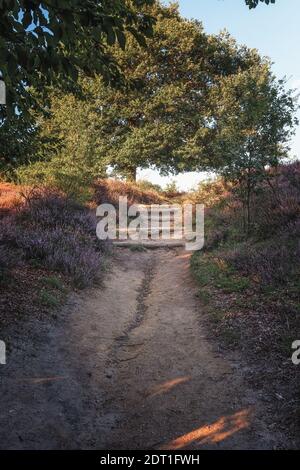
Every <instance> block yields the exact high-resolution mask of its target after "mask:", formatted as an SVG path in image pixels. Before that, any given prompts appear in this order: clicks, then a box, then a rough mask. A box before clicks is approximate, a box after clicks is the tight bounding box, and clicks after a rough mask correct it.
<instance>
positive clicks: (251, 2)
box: [245, 0, 276, 10]
mask: <svg viewBox="0 0 300 470" xmlns="http://www.w3.org/2000/svg"><path fill="white" fill-rule="evenodd" d="M275 1H276V0H245V2H246V5H248V7H249V8H250V10H251V9H252V8H256V7H257V5H258V4H259V2H264V3H266V4H267V5H269V4H270V3H275Z"/></svg>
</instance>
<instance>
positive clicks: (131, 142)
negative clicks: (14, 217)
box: [22, 3, 262, 180]
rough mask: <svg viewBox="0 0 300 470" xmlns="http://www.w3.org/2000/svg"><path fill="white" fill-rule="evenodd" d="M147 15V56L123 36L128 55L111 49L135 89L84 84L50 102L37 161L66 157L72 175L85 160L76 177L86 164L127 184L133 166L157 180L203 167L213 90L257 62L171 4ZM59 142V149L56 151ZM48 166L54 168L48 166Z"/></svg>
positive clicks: (97, 81)
mask: <svg viewBox="0 0 300 470" xmlns="http://www.w3.org/2000/svg"><path fill="white" fill-rule="evenodd" d="M148 11H149V13H150V14H151V15H152V16H153V17H155V18H156V19H157V20H156V24H155V26H154V33H153V38H151V39H149V41H148V47H147V49H145V48H139V47H137V46H136V42H135V41H134V40H133V38H132V37H130V36H127V42H126V48H125V49H124V50H121V49H120V48H114V50H113V56H114V58H115V60H116V62H117V63H119V64H120V66H121V68H122V70H123V71H124V73H125V75H126V77H127V78H128V80H129V82H130V83H134V84H135V86H134V87H128V88H126V89H118V90H116V89H115V88H113V87H110V86H106V84H105V83H104V81H103V79H102V78H101V77H96V78H94V79H87V78H81V85H82V89H83V91H84V93H83V98H82V99H81V100H78V99H77V100H76V99H74V97H72V96H71V95H70V96H60V95H58V96H57V97H56V96H54V97H53V95H52V99H51V107H50V115H49V118H46V119H44V120H42V122H41V123H40V135H41V139H42V147H44V142H45V137H46V139H48V141H52V144H51V145H50V146H49V147H48V148H47V147H46V148H45V147H44V148H45V149H46V151H45V155H44V156H43V155H42V156H41V159H42V160H46V161H47V160H49V159H50V160H51V159H52V156H53V154H54V155H57V156H59V159H57V158H55V162H56V167H57V166H58V167H60V163H59V161H60V160H62V162H63V161H64V159H65V157H66V158H67V161H68V162H69V163H68V165H67V168H68V171H71V170H70V168H73V166H74V165H73V164H72V161H73V160H74V162H75V160H76V159H77V156H79V154H80V155H81V157H80V158H82V156H83V155H88V153H90V155H91V156H90V157H87V159H86V158H85V157H84V158H82V162H85V163H83V165H78V167H79V168H80V174H82V172H83V166H84V165H85V166H86V167H88V168H89V169H90V170H92V169H93V168H94V169H95V171H96V172H97V171H98V172H101V168H102V169H103V168H105V167H110V168H111V167H112V168H113V169H114V172H115V173H117V174H121V175H123V176H126V177H127V178H128V179H131V180H135V177H136V169H137V167H142V168H148V167H155V168H157V169H159V170H160V171H161V172H162V173H168V172H173V173H177V172H179V171H183V170H187V171H191V170H193V169H195V170H197V169H200V168H201V167H202V163H203V162H202V159H203V157H204V156H205V154H206V152H207V142H206V134H205V132H204V131H203V129H204V130H205V127H206V123H207V119H208V116H209V115H210V114H211V110H210V101H209V96H210V94H211V92H212V90H213V89H214V88H215V87H217V86H218V83H219V81H220V79H221V78H222V77H227V76H228V77H229V76H231V75H232V74H236V73H237V72H238V71H239V70H241V71H245V70H247V69H248V68H249V67H251V66H254V65H256V66H258V67H259V66H260V64H261V63H262V60H261V58H260V57H259V55H258V54H257V53H256V52H255V51H252V50H249V49H247V48H246V47H238V46H237V44H236V43H235V41H233V40H232V38H231V37H230V36H229V35H226V34H225V35H224V34H223V35H219V36H210V35H207V34H205V32H204V31H203V28H202V25H201V24H200V23H199V22H197V21H190V20H186V19H183V18H181V17H180V14H179V12H178V9H177V7H176V6H175V5H171V6H169V7H163V6H162V5H160V4H158V3H157V4H155V5H154V6H153V7H152V8H151V9H149V10H148ZM81 123H82V126H81ZM198 137H199V139H198V140H197V148H196V150H195V151H191V147H192V146H191V145H189V144H190V142H194V141H195V140H196V138H198ZM56 138H57V143H58V144H59V145H60V147H59V145H58V147H55V145H56V143H55V139H56ZM72 142H73V144H72ZM70 143H71V145H70ZM84 146H86V151H85V150H84V149H83V147H84ZM89 149H90V150H89ZM92 156H94V160H95V166H93V165H94V163H92V161H91V158H92ZM78 158H79V157H78ZM89 159H90V160H89ZM77 161H78V160H77ZM96 161H97V162H98V168H97V163H96ZM63 166H64V164H62V167H63ZM47 167H48V168H53V167H51V163H49V164H47ZM36 168H40V164H38V166H37V167H36ZM33 170H34V168H33ZM22 171H23V170H22ZM25 171H26V170H25ZM29 172H30V169H29Z"/></svg>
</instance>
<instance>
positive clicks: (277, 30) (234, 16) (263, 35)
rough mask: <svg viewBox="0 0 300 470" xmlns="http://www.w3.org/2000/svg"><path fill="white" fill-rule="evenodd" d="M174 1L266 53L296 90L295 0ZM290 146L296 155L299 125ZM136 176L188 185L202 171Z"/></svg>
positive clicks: (209, 26)
mask: <svg viewBox="0 0 300 470" xmlns="http://www.w3.org/2000/svg"><path fill="white" fill-rule="evenodd" d="M166 3H168V2H166ZM178 3H179V6H180V11H181V13H182V15H183V16H185V17H187V18H196V19H198V20H200V21H202V23H203V25H204V28H205V30H206V32H208V33H218V32H219V31H220V30H222V29H226V30H227V31H229V33H230V34H231V35H232V36H233V37H234V38H235V39H236V40H237V41H238V42H239V43H240V44H246V45H247V46H248V47H253V48H257V49H258V50H259V52H260V53H261V54H262V55H266V56H268V57H270V58H271V60H272V62H274V65H273V70H274V72H275V74H276V76H277V77H278V78H282V77H283V76H286V77H287V78H288V79H289V82H288V85H289V87H290V88H299V91H300V60H299V48H300V1H299V0H276V3H275V5H269V6H267V5H265V4H263V3H261V4H260V5H259V6H258V7H257V8H256V9H255V10H249V9H248V8H247V6H246V5H245V3H244V1H243V0H179V2H178ZM299 117H300V116H299ZM291 147H292V150H291V156H295V155H297V156H298V157H299V155H300V128H299V129H298V131H297V134H296V136H295V137H294V139H293V142H292V145H291ZM139 177H140V178H144V179H148V180H150V181H152V182H155V183H158V184H161V185H163V186H164V185H165V184H166V183H167V182H169V181H170V180H176V182H177V185H178V187H179V188H180V189H189V188H191V187H195V186H196V185H197V183H198V182H199V181H201V180H202V179H203V178H205V177H206V175H204V174H199V173H198V174H197V173H189V174H184V175H178V176H177V177H171V178H162V177H160V176H159V174H158V173H157V172H153V171H149V170H145V171H142V172H140V175H139Z"/></svg>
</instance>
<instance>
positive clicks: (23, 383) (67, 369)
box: [0, 249, 290, 450]
mask: <svg viewBox="0 0 300 470" xmlns="http://www.w3.org/2000/svg"><path fill="white" fill-rule="evenodd" d="M115 253H116V254H115V257H114V261H113V264H112V269H111V271H110V274H109V275H108V277H107V279H106V282H105V286H104V288H103V287H101V288H100V287H98V288H93V289H90V290H88V291H85V292H82V293H80V294H76V295H75V294H74V295H73V296H72V297H71V298H70V300H69V301H68V305H67V306H66V307H65V308H64V309H63V311H62V312H60V314H59V315H58V317H57V318H53V316H51V317H50V316H49V318H45V317H44V316H42V317H41V318H39V319H37V318H36V317H35V318H33V319H32V320H29V319H28V318H27V319H26V321H25V320H24V322H20V321H19V322H17V323H16V324H15V325H11V326H9V327H7V328H6V329H5V330H4V331H2V332H1V338H0V339H2V340H4V341H6V343H7V346H8V351H9V352H8V358H7V365H5V366H0V374H1V412H0V424H1V426H0V448H2V449H79V448H80V449H144V450H147V449H273V448H282V447H283V448H285V447H289V445H290V443H289V442H287V438H286V437H285V436H284V435H282V434H281V433H278V432H276V431H275V429H274V426H270V424H269V423H270V419H269V418H270V416H269V415H268V411H267V410H266V408H265V401H264V399H263V396H262V394H261V393H260V392H259V391H257V390H256V391H254V390H251V389H249V385H248V383H247V380H246V379H247V368H246V367H244V366H243V363H242V362H241V360H240V358H239V357H237V356H233V355H230V356H228V355H227V353H226V355H225V356H224V354H223V353H221V351H220V350H219V349H218V347H217V343H215V342H214V341H212V340H211V339H208V337H207V333H206V327H205V322H204V321H203V318H202V312H201V307H200V306H199V304H198V300H197V298H196V295H195V293H196V291H197V287H196V286H195V285H194V283H193V281H192V279H191V276H190V270H189V255H188V254H187V252H185V251H181V250H178V251H176V250H163V249H161V250H156V251H145V252H133V251H130V250H127V249H116V252H115Z"/></svg>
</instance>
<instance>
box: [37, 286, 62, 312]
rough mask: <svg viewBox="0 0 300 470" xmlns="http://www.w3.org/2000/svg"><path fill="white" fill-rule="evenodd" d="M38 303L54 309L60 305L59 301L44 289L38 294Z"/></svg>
mask: <svg viewBox="0 0 300 470" xmlns="http://www.w3.org/2000/svg"><path fill="white" fill-rule="evenodd" d="M39 301H40V303H41V304H42V305H44V306H45V307H51V308H55V307H58V306H59V305H60V300H59V299H58V298H57V297H55V296H54V295H53V294H52V293H51V292H49V291H47V290H45V289H43V290H42V291H41V292H40V293H39Z"/></svg>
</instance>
